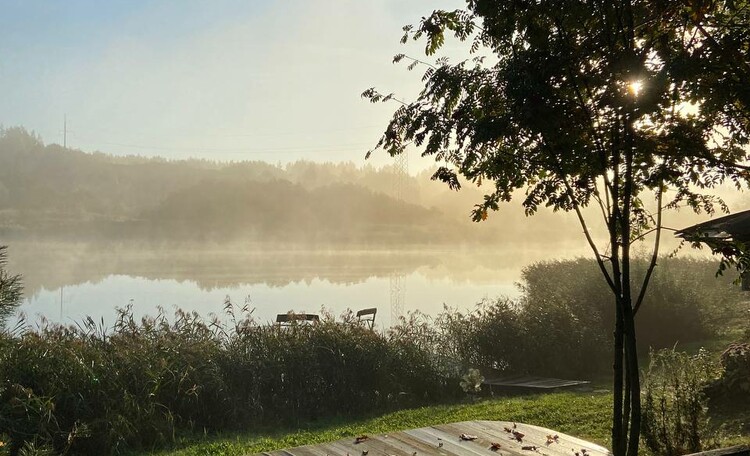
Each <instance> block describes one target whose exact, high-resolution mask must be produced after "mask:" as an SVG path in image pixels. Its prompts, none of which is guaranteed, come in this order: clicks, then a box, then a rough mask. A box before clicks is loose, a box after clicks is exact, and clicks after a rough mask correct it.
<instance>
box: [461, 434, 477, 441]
mask: <svg viewBox="0 0 750 456" xmlns="http://www.w3.org/2000/svg"><path fill="white" fill-rule="evenodd" d="M460 437H461V440H476V439H477V436H476V435H471V434H461V435H460Z"/></svg>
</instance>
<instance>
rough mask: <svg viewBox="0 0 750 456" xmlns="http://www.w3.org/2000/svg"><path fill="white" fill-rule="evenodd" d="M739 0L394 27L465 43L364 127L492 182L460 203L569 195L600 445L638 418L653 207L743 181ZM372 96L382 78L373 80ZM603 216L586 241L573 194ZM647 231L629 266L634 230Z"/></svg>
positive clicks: (442, 170) (488, 15)
mask: <svg viewBox="0 0 750 456" xmlns="http://www.w3.org/2000/svg"><path fill="white" fill-rule="evenodd" d="M748 9H750V6H749V5H748V3H747V2H746V1H702V0H685V1H666V2H665V1H654V0H643V1H638V0H614V1H603V0H556V1H532V0H513V1H506V2H497V1H494V0H468V1H467V7H466V9H465V10H455V11H440V10H438V11H433V12H432V13H431V14H429V15H428V16H426V17H424V18H422V20H421V21H420V22H419V23H418V24H417V25H414V26H412V25H408V26H406V27H404V35H403V38H402V42H404V43H405V42H407V41H408V40H411V39H414V40H422V41H423V42H424V43H425V48H424V52H425V55H426V56H428V57H429V56H433V55H434V54H436V53H437V52H438V50H440V48H441V47H442V46H443V45H444V43H445V40H446V37H449V36H451V35H452V37H453V38H455V39H457V40H460V41H464V42H466V43H467V46H468V50H469V52H470V53H472V54H473V56H472V58H469V59H467V60H464V61H459V62H456V63H452V62H451V61H450V60H449V59H447V58H444V57H441V58H438V59H437V60H435V61H434V63H428V62H425V61H423V60H420V59H418V58H414V57H411V56H406V55H404V54H398V55H396V56H395V58H394V61H395V62H399V61H408V62H409V69H413V68H417V67H421V68H425V72H424V75H423V81H424V88H423V90H422V91H421V92H420V93H419V94H418V96H417V97H416V99H415V100H414V101H411V102H401V106H400V107H399V108H398V109H396V111H395V112H394V114H393V117H392V119H391V121H390V122H389V124H388V125H387V128H386V130H385V132H384V134H383V136H382V137H381V138H380V140H379V142H378V143H377V146H376V149H377V148H383V149H385V150H386V151H387V152H388V153H390V154H391V155H397V154H400V153H403V152H404V151H405V150H406V148H407V147H412V146H421V147H422V154H423V155H426V156H431V157H433V158H434V159H435V161H436V162H438V163H440V164H441V166H440V167H439V168H438V170H437V172H436V173H435V175H434V177H433V178H435V179H439V180H442V181H444V182H446V183H447V184H448V185H449V186H450V187H451V188H454V189H459V188H460V186H461V185H460V181H459V176H462V177H463V178H465V179H467V180H468V181H469V182H473V183H475V184H481V183H483V182H484V183H491V184H492V187H491V188H490V189H489V190H488V191H487V193H486V195H485V196H484V199H483V201H480V202H478V203H477V205H476V206H475V208H474V211H473V219H474V220H475V221H481V220H484V219H486V218H487V216H488V212H489V211H491V210H497V209H498V207H499V205H500V204H501V203H502V202H505V201H510V200H511V199H512V198H513V197H514V195H516V194H518V192H519V191H522V192H524V193H523V194H524V198H523V200H522V204H523V206H524V208H525V210H526V213H527V214H528V215H531V214H534V213H536V212H537V211H538V210H539V209H540V207H543V206H547V207H550V208H551V209H552V210H555V211H557V210H562V211H574V212H575V213H576V214H577V216H578V218H579V220H580V222H581V226H582V229H583V231H584V233H585V236H586V238H587V239H588V242H589V244H590V246H591V248H592V250H593V252H594V255H595V256H596V258H597V260H598V262H599V265H600V270H601V272H602V274H603V276H604V278H605V280H606V281H607V283H608V285H609V286H610V289H611V291H612V294H613V297H614V303H615V307H616V313H615V314H616V321H615V337H614V341H613V343H614V347H615V350H614V352H615V362H614V365H615V384H614V391H615V399H614V401H615V404H614V406H615V407H614V420H613V434H612V435H613V452H614V454H615V455H617V456H620V455H624V454H626V453H627V454H628V455H630V456H633V455H635V454H636V453H637V451H638V439H639V434H640V385H639V379H638V360H637V353H636V348H635V337H636V333H635V319H634V317H635V314H636V313H637V312H638V309H639V307H640V305H641V303H642V302H643V298H644V295H645V292H646V289H647V286H648V282H649V279H650V277H651V272H652V271H653V268H654V267H655V266H656V264H657V259H658V248H659V242H660V235H661V230H662V212H663V210H665V209H676V208H680V207H689V208H690V209H692V210H694V211H696V212H700V211H705V212H707V213H709V214H711V213H714V212H715V211H716V210H717V209H719V210H722V211H727V210H728V208H727V207H726V205H725V204H724V202H723V201H722V200H721V199H720V198H717V197H716V196H715V195H713V194H711V192H710V189H713V188H716V187H718V186H720V185H722V184H725V183H732V184H734V185H735V186H736V187H737V188H742V187H743V186H745V185H746V182H747V179H748V177H750V174H748V168H747V167H746V166H745V165H744V163H746V161H747V159H748V149H747V145H748V133H749V132H750V123H748V113H749V112H750V111H748V107H750V104H748V101H749V100H750V99H749V98H748V84H747V81H748V80H750V79H748V76H749V75H750V72H748V68H750V65H749V64H748V55H749V52H750V51H749V49H750V46H748V43H750V38H749V35H750V32H748V30H750V22H749V21H748V18H750V15H749V13H748ZM363 96H364V97H366V98H368V99H369V100H370V101H372V102H382V101H386V102H387V101H390V100H392V99H393V95H392V94H383V93H381V92H379V91H378V90H376V89H374V88H372V89H368V90H367V91H365V92H364V93H363ZM586 206H594V207H596V208H598V211H597V212H598V213H600V214H601V217H602V221H603V226H605V227H606V239H607V242H606V245H597V243H596V242H595V238H594V236H592V234H591V221H590V220H587V219H586V217H585V214H584V212H583V211H582V208H584V207H586ZM649 233H654V243H653V250H652V257H651V262H650V265H649V269H648V272H647V273H646V275H645V279H644V280H643V282H641V283H639V284H633V283H631V282H632V279H631V274H630V251H631V245H632V243H633V242H636V241H638V240H643V239H644V238H645V236H646V235H647V234H649Z"/></svg>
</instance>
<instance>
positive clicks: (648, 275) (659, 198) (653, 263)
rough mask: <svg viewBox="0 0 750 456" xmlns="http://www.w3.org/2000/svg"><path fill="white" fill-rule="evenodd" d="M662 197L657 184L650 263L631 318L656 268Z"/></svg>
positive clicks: (661, 189) (644, 295)
mask: <svg viewBox="0 0 750 456" xmlns="http://www.w3.org/2000/svg"><path fill="white" fill-rule="evenodd" d="M663 195H664V189H663V188H662V184H661V183H660V184H659V196H657V207H658V209H657V212H656V238H655V239H654V250H653V252H652V255H651V262H649V265H648V270H647V271H646V277H644V278H643V284H642V285H641V291H640V292H639V293H638V299H636V301H635V306H634V307H633V317H635V316H636V314H638V309H640V308H641V304H643V299H644V298H645V297H646V289H647V288H648V284H649V281H650V280H651V274H653V273H654V269H655V268H656V261H657V260H658V258H659V241H661V230H662V226H661V216H662V211H663V210H662V204H661V201H662V196H663Z"/></svg>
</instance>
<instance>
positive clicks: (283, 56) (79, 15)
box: [0, 0, 463, 169]
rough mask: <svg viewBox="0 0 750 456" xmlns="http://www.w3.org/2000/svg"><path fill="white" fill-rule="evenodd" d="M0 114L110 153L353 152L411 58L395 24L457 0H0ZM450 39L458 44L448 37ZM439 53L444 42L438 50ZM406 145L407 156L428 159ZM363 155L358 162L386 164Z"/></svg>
mask: <svg viewBox="0 0 750 456" xmlns="http://www.w3.org/2000/svg"><path fill="white" fill-rule="evenodd" d="M0 6H2V11H3V14H2V15H1V16H0V87H1V88H2V90H0V124H2V125H3V126H6V127H10V126H23V127H25V128H27V129H28V130H33V131H34V132H36V133H38V134H39V135H41V137H42V139H43V140H44V142H45V143H48V144H49V143H60V144H61V143H62V142H63V124H64V119H65V118H67V130H68V134H67V144H68V146H69V147H72V148H77V149H81V150H84V151H95V150H99V151H102V152H106V153H111V154H116V155H130V154H133V155H142V156H162V157H166V158H170V159H180V158H188V157H192V158H206V159H210V160H221V161H241V160H263V161H267V162H271V163H278V162H281V163H286V162H293V161H296V160H302V159H304V160H314V161H331V162H338V161H352V162H354V163H356V164H365V163H366V162H365V160H364V155H365V153H366V152H367V150H368V149H369V148H371V147H372V146H373V145H374V144H375V143H376V141H377V139H378V137H379V134H380V133H381V132H382V130H383V128H384V127H385V125H386V123H387V121H388V119H389V118H390V114H391V113H392V112H393V110H395V109H396V108H397V107H398V106H397V105H395V104H390V105H388V104H386V105H373V104H370V103H369V102H368V101H367V100H364V99H362V98H361V97H360V94H361V93H362V91H364V90H365V89H367V88H369V87H376V88H378V89H379V90H380V91H382V92H384V93H389V92H395V93H396V94H397V95H398V96H399V97H401V98H402V99H406V100H410V99H414V97H415V96H416V94H417V93H418V91H419V89H420V88H421V85H420V77H421V71H416V70H415V71H413V72H409V71H407V70H406V64H403V63H402V64H399V65H393V64H392V63H391V61H392V58H393V55H395V54H397V53H401V52H404V53H407V54H409V55H415V56H421V55H422V54H421V52H422V49H423V44H421V43H409V44H407V45H401V44H400V43H399V39H400V37H401V34H402V32H401V27H402V26H404V25H406V24H411V23H417V22H418V21H419V19H420V18H421V17H422V16H425V15H427V14H429V13H430V12H431V11H432V10H433V9H437V8H449V9H454V8H460V7H462V6H463V2H461V1H460V0H437V1H436V0H408V1H404V0H368V1H359V0H284V1H271V0H267V1H259V0H212V1H195V0H171V1H168V0H158V1H148V2H147V1H142V0H128V1H124V0H108V1H106V2H102V1H100V0H67V1H64V2H60V1H53V0H46V1H42V0H32V1H29V0H0ZM452 46H456V47H458V45H457V44H454V45H452ZM447 52H450V48H449V49H448V50H447ZM411 155H413V158H412V157H411V156H410V160H411V163H410V168H412V169H419V168H424V167H426V166H427V164H428V163H429V161H427V160H424V159H423V160H422V161H420V160H419V157H418V154H416V153H414V154H411ZM389 160H392V159H390V157H388V156H387V155H386V154H385V153H381V154H375V155H374V158H373V159H371V163H372V164H374V165H376V166H379V165H382V164H387V163H388V162H389Z"/></svg>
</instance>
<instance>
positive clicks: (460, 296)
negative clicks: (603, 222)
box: [12, 242, 585, 327]
mask: <svg viewBox="0 0 750 456" xmlns="http://www.w3.org/2000/svg"><path fill="white" fill-rule="evenodd" d="M583 253H585V250H583V249H581V248H580V246H577V245H575V244H572V245H567V246H565V247H561V248H560V249H559V250H558V251H557V252H554V253H553V252H550V251H549V249H548V248H544V247H543V246H534V245H521V246H519V248H517V249H515V250H510V249H490V250H486V251H483V252H477V251H475V250H471V249H463V248H461V247H450V246H447V247H441V248H433V249H427V248H424V247H418V248H404V249H400V250H395V249H392V250H354V249H338V250H333V249H327V250H315V249H310V250H302V249H299V248H298V249H294V250H291V249H289V250H278V249H272V250H263V249H262V248H259V247H258V246H256V247H255V248H254V249H251V248H247V249H239V248H235V249H230V248H224V249H222V248H213V249H206V248H200V246H193V247H192V248H181V249H175V248H163V249H153V248H145V247H144V246H136V245H119V246H113V245H107V244H103V243H99V244H93V243H92V244H68V243H25V242H24V243H16V244H15V245H14V247H13V256H12V259H13V264H12V267H14V268H15V270H17V271H19V272H20V273H21V274H23V275H24V279H25V285H26V301H25V303H24V305H23V306H22V307H21V308H20V312H23V313H24V314H25V315H26V317H27V318H28V320H29V322H31V323H32V324H33V323H35V322H39V321H40V319H41V317H43V318H44V319H47V320H48V321H51V322H56V323H64V324H73V323H75V322H77V321H81V320H82V319H83V318H86V317H88V316H90V317H92V318H93V319H95V320H96V321H99V320H100V319H104V323H105V325H110V326H111V324H112V323H113V322H114V319H115V317H116V311H115V308H116V307H120V308H124V307H126V306H128V305H130V306H132V310H133V313H134V315H135V316H136V317H142V316H144V315H151V316H153V315H156V314H157V313H158V312H160V310H159V308H162V309H163V311H164V312H165V313H166V314H167V315H168V316H171V315H172V314H173V312H174V310H175V308H180V309H182V310H186V311H191V312H192V311H195V312H197V313H198V314H200V315H202V316H206V317H208V316H209V315H210V314H212V313H213V314H217V315H219V316H221V314H222V309H223V307H224V302H225V299H226V298H227V297H229V299H230V300H231V301H232V302H233V303H235V304H237V305H244V304H245V303H247V304H248V305H249V307H250V308H251V309H254V311H253V317H254V318H255V320H256V321H257V322H259V323H264V322H268V321H273V320H275V317H276V315H277V314H279V313H286V312H288V311H295V312H306V313H318V314H319V313H321V311H327V312H330V313H332V314H333V315H335V316H338V315H340V314H341V313H342V312H345V311H346V310H347V309H351V310H352V311H355V312H356V311H357V310H359V309H363V308H368V307H376V308H377V309H378V315H377V322H378V326H379V327H383V326H388V325H389V324H390V323H391V319H392V316H391V301H390V300H391V278H392V277H400V278H401V284H402V286H401V289H402V292H401V293H402V296H401V297H402V300H403V302H404V305H403V309H404V312H409V311H415V310H419V311H420V312H423V313H426V314H428V315H435V314H437V313H438V312H440V311H441V310H442V309H443V306H444V305H447V306H450V307H455V308H459V309H470V308H472V307H473V306H474V305H475V304H476V303H478V302H479V301H481V300H482V299H486V298H489V299H493V298H496V297H498V296H517V295H518V288H517V286H516V284H515V282H517V281H518V280H519V278H520V271H521V268H522V267H523V266H524V265H525V264H527V263H528V262H529V261H533V260H535V259H544V258H548V256H549V255H555V256H557V257H562V256H568V257H570V256H575V255H577V254H583Z"/></svg>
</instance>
